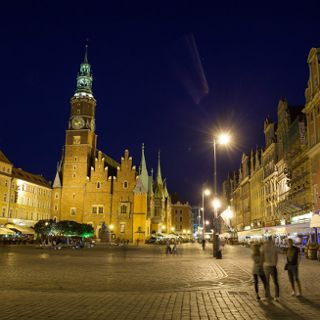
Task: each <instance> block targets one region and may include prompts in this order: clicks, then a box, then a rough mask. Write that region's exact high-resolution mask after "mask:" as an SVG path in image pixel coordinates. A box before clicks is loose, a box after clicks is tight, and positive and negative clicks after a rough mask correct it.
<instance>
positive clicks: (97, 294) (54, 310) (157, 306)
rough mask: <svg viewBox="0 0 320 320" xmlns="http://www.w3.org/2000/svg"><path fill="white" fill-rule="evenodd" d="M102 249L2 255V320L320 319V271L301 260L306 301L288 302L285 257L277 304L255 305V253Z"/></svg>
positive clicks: (18, 250) (6, 250)
mask: <svg viewBox="0 0 320 320" xmlns="http://www.w3.org/2000/svg"><path fill="white" fill-rule="evenodd" d="M178 250H179V254H178V255H169V256H166V255H165V254H164V247H161V246H142V247H139V248H137V247H120V248H118V247H105V246H98V247H95V248H93V249H83V250H71V249H64V250H62V251H53V250H50V249H45V250H43V249H36V248H34V247H23V246H21V247H19V246H17V247H13V246H12V247H1V248H0V270H1V281H0V286H1V290H0V301H1V302H0V319H1V320H2V319H41V320H42V319H61V320H63V319H77V320H81V319H86V320H87V319H192V320H193V319H237V320H238V319H239V320H240V319H290V320H294V319H313V320H314V319H318V318H320V291H319V282H318V281H319V280H318V279H319V269H320V263H319V262H316V261H309V260H305V259H302V262H301V267H300V270H301V272H300V276H301V280H302V282H303V286H302V287H303V297H302V298H296V297H291V296H290V292H291V290H290V288H289V284H288V280H287V274H286V273H285V271H284V270H283V265H284V261H285V259H284V256H280V265H279V268H278V270H279V277H280V290H281V292H280V296H281V298H280V302H273V301H271V302H267V301H262V302H257V301H255V299H254V292H253V285H252V276H251V260H250V250H249V249H246V248H242V247H231V246H227V247H226V248H225V249H224V254H223V259H222V260H214V259H212V258H211V250H210V248H209V247H208V248H207V249H206V251H205V252H203V251H202V250H201V248H200V245H198V244H186V245H181V246H180V247H179V248H178Z"/></svg>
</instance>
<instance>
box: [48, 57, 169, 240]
mask: <svg viewBox="0 0 320 320" xmlns="http://www.w3.org/2000/svg"><path fill="white" fill-rule="evenodd" d="M70 104H71V108H70V116H69V121H68V127H67V129H66V135H65V145H64V149H63V155H62V159H61V161H60V162H59V164H58V168H57V173H56V176H55V179H54V183H53V193H52V213H51V214H52V217H53V218H55V219H56V220H74V221H77V222H81V223H88V224H91V225H92V226H93V228H94V230H95V234H96V236H99V232H100V229H101V227H102V226H106V229H107V231H108V232H109V233H110V234H111V237H112V238H113V239H120V240H129V241H130V242H134V241H136V240H138V239H140V240H144V239H145V238H147V237H149V236H150V233H151V232H158V231H161V228H162V227H163V226H165V228H167V229H169V228H170V227H171V216H170V213H171V207H170V206H171V200H170V196H169V193H168V190H167V184H166V182H165V181H163V180H162V175H161V165H160V152H159V155H158V168H157V175H156V180H155V181H153V173H152V171H151V175H150V176H149V175H148V170H147V166H146V160H145V155H144V146H142V155H141V163H140V167H139V168H138V169H137V168H136V167H135V166H134V164H133V159H132V157H131V156H130V154H129V151H128V150H125V151H124V154H123V156H122V157H121V159H120V162H118V161H116V160H114V159H112V158H111V157H110V156H108V155H107V154H106V153H105V152H102V151H101V150H99V149H98V148H97V135H96V131H95V130H96V128H95V117H96V100H95V98H94V96H93V92H92V72H91V66H90V64H89V62H88V58H87V52H86V53H85V57H84V61H83V63H81V65H80V71H79V73H78V75H77V86H76V91H75V93H74V95H73V96H72V97H71V100H70Z"/></svg>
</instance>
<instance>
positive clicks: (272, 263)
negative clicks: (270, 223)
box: [261, 236, 280, 301]
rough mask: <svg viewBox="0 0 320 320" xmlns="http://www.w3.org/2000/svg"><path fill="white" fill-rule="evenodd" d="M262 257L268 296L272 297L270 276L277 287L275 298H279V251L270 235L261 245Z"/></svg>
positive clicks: (276, 299)
mask: <svg viewBox="0 0 320 320" xmlns="http://www.w3.org/2000/svg"><path fill="white" fill-rule="evenodd" d="M261 258H262V262H263V270H264V274H265V276H266V289H267V290H266V298H270V276H271V277H272V280H273V283H274V288H275V297H274V300H275V301H278V300H279V294H280V289H279V282H278V270H277V263H278V252H277V248H276V246H275V245H274V242H273V241H272V237H271V236H270V237H269V238H268V240H267V241H266V242H265V243H264V244H263V245H262V247H261Z"/></svg>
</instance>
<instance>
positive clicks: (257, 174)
mask: <svg viewBox="0 0 320 320" xmlns="http://www.w3.org/2000/svg"><path fill="white" fill-rule="evenodd" d="M261 157H262V150H261V149H259V148H257V149H256V151H255V152H251V157H250V168H251V172H250V204H251V205H250V216H251V218H250V219H251V221H250V225H251V227H252V228H259V227H261V226H262V225H263V224H264V222H263V216H264V199H265V198H264V183H263V167H262V158H261Z"/></svg>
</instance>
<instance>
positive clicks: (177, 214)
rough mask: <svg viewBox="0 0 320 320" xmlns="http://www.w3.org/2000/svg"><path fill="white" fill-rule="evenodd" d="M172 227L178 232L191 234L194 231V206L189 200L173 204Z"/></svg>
mask: <svg viewBox="0 0 320 320" xmlns="http://www.w3.org/2000/svg"><path fill="white" fill-rule="evenodd" d="M171 212H172V214H171V217H172V227H173V228H174V230H175V231H176V232H177V233H180V234H189V235H191V232H192V208H191V206H190V205H189V203H188V202H186V203H181V202H180V201H178V202H176V203H174V204H172V205H171Z"/></svg>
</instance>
